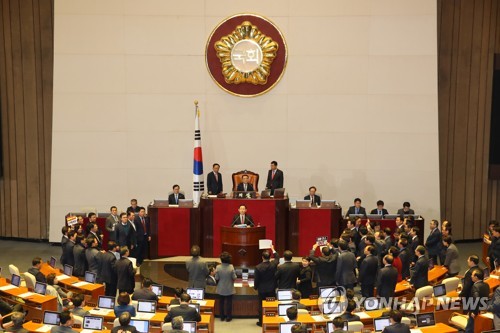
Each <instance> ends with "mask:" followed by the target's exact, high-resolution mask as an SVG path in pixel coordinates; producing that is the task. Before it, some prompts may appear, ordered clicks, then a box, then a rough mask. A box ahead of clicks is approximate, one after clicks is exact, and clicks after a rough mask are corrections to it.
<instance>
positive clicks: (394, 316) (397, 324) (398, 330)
mask: <svg viewBox="0 0 500 333" xmlns="http://www.w3.org/2000/svg"><path fill="white" fill-rule="evenodd" d="M389 318H390V321H391V325H389V326H386V327H385V328H384V330H383V331H382V333H410V327H409V326H408V325H406V324H404V323H401V319H402V318H403V314H402V313H401V312H400V311H398V310H391V311H390V313H389Z"/></svg>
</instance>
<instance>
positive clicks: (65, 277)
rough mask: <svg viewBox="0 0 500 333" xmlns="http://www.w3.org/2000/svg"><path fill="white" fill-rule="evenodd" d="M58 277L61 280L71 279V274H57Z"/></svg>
mask: <svg viewBox="0 0 500 333" xmlns="http://www.w3.org/2000/svg"><path fill="white" fill-rule="evenodd" d="M57 279H58V280H59V281H61V280H66V279H69V276H67V275H66V274H61V275H58V276H57Z"/></svg>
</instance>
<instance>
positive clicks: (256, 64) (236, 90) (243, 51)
mask: <svg viewBox="0 0 500 333" xmlns="http://www.w3.org/2000/svg"><path fill="white" fill-rule="evenodd" d="M205 60H206V64H207V68H208V72H209V73H210V75H211V76H212V78H213V79H214V81H215V82H216V83H217V85H218V86H219V87H221V88H222V89H223V90H225V91H227V92H228V93H230V94H233V95H236V96H241V97H253V96H258V95H262V94H264V93H266V92H268V91H269V90H271V89H272V88H273V87H274V86H275V85H276V84H277V83H278V82H279V80H280V79H281V77H282V76H283V74H284V72H285V67H286V62H287V47H286V43H285V39H284V37H283V35H282V34H281V32H280V31H279V30H278V28H277V27H276V26H275V25H274V24H273V23H272V22H271V21H269V20H268V19H266V18H263V17H261V16H258V15H254V14H238V15H235V16H231V17H229V18H227V19H225V20H224V21H222V22H221V23H220V24H219V25H218V26H217V27H216V28H215V29H214V31H212V34H211V35H210V37H209V38H208V42H207V46H206V51H205Z"/></svg>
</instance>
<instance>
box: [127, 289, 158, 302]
mask: <svg viewBox="0 0 500 333" xmlns="http://www.w3.org/2000/svg"><path fill="white" fill-rule="evenodd" d="M132 299H133V300H134V301H138V300H142V299H145V300H148V301H158V296H156V294H155V293H154V292H152V291H151V290H149V288H141V289H139V290H135V291H134V294H133V295H132Z"/></svg>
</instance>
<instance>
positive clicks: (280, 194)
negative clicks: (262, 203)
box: [274, 188, 285, 199]
mask: <svg viewBox="0 0 500 333" xmlns="http://www.w3.org/2000/svg"><path fill="white" fill-rule="evenodd" d="M284 197H285V189H284V188H277V189H275V190H274V199H282V198H284Z"/></svg>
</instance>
